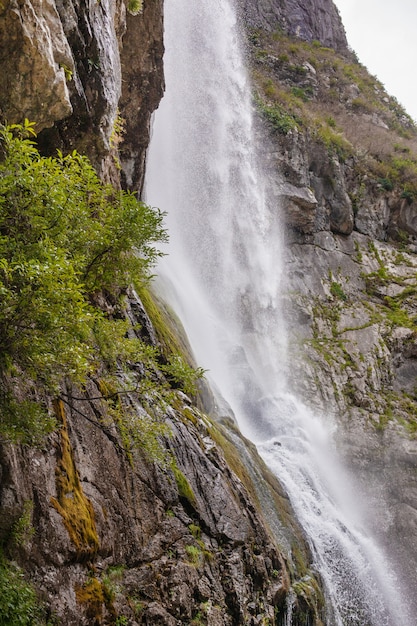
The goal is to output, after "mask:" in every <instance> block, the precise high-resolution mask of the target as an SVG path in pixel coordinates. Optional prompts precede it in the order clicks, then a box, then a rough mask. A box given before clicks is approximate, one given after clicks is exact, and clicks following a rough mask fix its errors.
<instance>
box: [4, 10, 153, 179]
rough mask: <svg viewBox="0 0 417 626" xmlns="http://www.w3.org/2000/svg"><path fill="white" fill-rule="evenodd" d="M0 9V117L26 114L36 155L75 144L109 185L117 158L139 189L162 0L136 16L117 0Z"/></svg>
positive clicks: (16, 117)
mask: <svg viewBox="0 0 417 626" xmlns="http://www.w3.org/2000/svg"><path fill="white" fill-rule="evenodd" d="M1 10H2V13H1V15H0V34H1V41H0V62H1V64H2V67H5V68H7V71H4V72H2V77H1V79H0V80H1V82H0V94H1V95H0V115H1V117H2V118H3V119H4V120H6V121H7V122H8V123H19V122H21V121H23V120H24V118H28V119H29V120H31V121H35V122H36V123H37V125H36V129H37V132H38V133H39V136H38V140H39V146H40V149H41V150H42V152H43V153H44V154H55V151H56V149H57V148H60V149H61V150H63V151H64V152H67V151H70V150H73V149H76V150H78V151H79V152H80V153H82V154H86V155H87V156H88V157H89V158H90V159H91V160H92V162H93V164H94V165H95V167H96V168H97V170H98V171H99V173H100V174H101V176H102V178H104V179H105V180H108V181H110V182H113V184H116V185H117V184H119V182H118V181H119V179H120V172H121V165H120V161H122V162H123V166H124V167H123V172H124V173H123V177H122V178H123V184H124V185H126V186H127V187H128V188H129V189H132V190H134V191H137V190H138V189H140V188H141V186H142V182H143V174H144V161H145V153H146V147H147V144H148V141H149V125H150V118H151V115H152V112H153V111H154V109H155V108H156V107H157V106H158V103H159V100H160V98H161V97H162V93H163V72H162V55H163V42H162V36H163V18H162V0H156V1H154V2H148V3H145V5H144V8H143V11H142V13H140V14H136V15H132V14H130V13H129V12H128V11H127V10H126V5H125V3H124V2H123V0H117V1H116V2H112V1H110V0H103V1H100V2H85V1H84V0H74V1H73V2H70V3H62V2H60V1H59V0H58V1H57V2H53V1H50V2H36V1H35V2H26V3H24V5H22V7H20V5H19V4H18V3H17V2H7V3H3V5H2V9H1ZM122 144H123V147H122ZM119 150H120V152H121V153H122V155H120V154H119Z"/></svg>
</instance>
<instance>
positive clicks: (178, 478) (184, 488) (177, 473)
mask: <svg viewBox="0 0 417 626" xmlns="http://www.w3.org/2000/svg"><path fill="white" fill-rule="evenodd" d="M172 471H173V474H174V477H175V482H176V483H177V488H178V495H179V496H180V498H185V500H188V502H189V503H190V504H191V505H192V506H195V495H194V492H193V490H192V488H191V485H190V483H189V482H188V480H187V478H186V477H185V476H184V474H183V473H182V471H181V470H180V469H179V467H177V466H176V465H175V464H173V467H172Z"/></svg>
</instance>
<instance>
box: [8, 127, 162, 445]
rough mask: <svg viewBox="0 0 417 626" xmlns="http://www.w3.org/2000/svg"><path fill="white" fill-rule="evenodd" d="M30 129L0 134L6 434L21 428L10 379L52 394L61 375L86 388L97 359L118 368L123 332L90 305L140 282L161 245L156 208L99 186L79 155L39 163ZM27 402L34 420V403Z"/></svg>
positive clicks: (121, 326)
mask: <svg viewBox="0 0 417 626" xmlns="http://www.w3.org/2000/svg"><path fill="white" fill-rule="evenodd" d="M30 131H31V124H30V123H26V124H25V126H19V125H14V126H12V127H7V128H0V150H1V151H2V153H3V160H2V161H1V162H0V377H1V379H2V385H1V387H2V392H1V397H0V405H2V414H1V417H2V424H1V426H0V428H1V430H3V432H4V430H6V432H8V434H10V432H11V426H16V423H17V422H18V421H19V419H21V420H23V421H24V418H22V417H21V416H22V413H23V415H24V411H23V410H22V409H23V404H22V402H21V401H18V400H17V399H16V398H15V397H14V396H13V392H12V389H13V387H14V383H13V376H17V377H19V380H21V381H22V380H28V379H29V380H31V381H34V383H35V384H36V389H37V390H42V389H43V390H45V391H49V392H53V393H55V392H56V391H57V390H58V387H59V384H60V382H61V381H62V380H63V378H64V377H69V378H70V379H71V380H73V381H74V382H77V383H82V382H83V381H84V380H85V379H86V376H87V375H88V374H90V373H92V372H93V371H94V370H95V368H96V367H97V352H98V353H99V355H100V352H101V351H103V353H105V354H104V356H105V357H106V358H107V359H109V360H110V361H112V362H114V361H115V360H116V359H117V357H118V356H119V354H120V351H121V350H122V351H123V350H124V351H126V341H125V339H124V337H125V334H126V325H125V324H124V323H123V322H120V321H115V320H110V319H108V318H107V317H106V315H105V314H104V312H103V311H102V310H101V309H100V308H99V307H97V306H94V305H93V304H92V302H93V301H94V298H95V294H97V293H99V292H102V291H106V292H108V293H113V294H115V295H117V294H118V293H120V291H121V290H122V289H124V288H125V287H127V286H128V285H129V284H130V283H131V282H132V281H133V279H134V278H135V280H136V281H142V282H143V281H146V280H147V279H148V277H149V275H150V271H151V268H152V267H153V265H154V263H155V261H156V259H157V257H158V256H159V254H160V253H159V252H158V249H157V247H156V245H157V244H158V243H159V242H160V241H164V240H165V239H166V232H165V230H164V228H163V226H162V219H163V215H162V214H161V213H160V212H159V211H158V210H157V209H153V208H150V207H148V206H146V205H145V204H143V203H142V202H139V201H138V200H137V198H136V197H135V195H134V194H131V193H126V192H123V191H119V190H115V189H114V188H113V187H111V186H109V185H103V184H102V183H101V181H100V180H99V178H98V177H97V175H96V173H95V171H94V169H93V167H92V166H91V164H90V163H89V161H88V159H87V158H86V157H83V156H81V155H79V154H78V153H77V152H75V151H74V152H73V153H72V154H70V155H67V156H64V155H63V154H62V153H59V152H58V155H57V157H56V158H45V157H42V156H41V155H40V154H39V152H38V150H37V148H36V146H35V144H34V142H33V141H32V140H30V139H29V138H28V134H29V133H30ZM133 343H135V342H133ZM129 345H130V346H133V344H132V343H131V344H129ZM135 349H138V342H136V344H135ZM14 382H15V381H14ZM32 393H34V395H35V396H36V393H35V392H34V391H33V389H32ZM35 400H36V398H35ZM24 402H25V403H26V404H27V409H28V414H29V415H30V414H32V413H33V420H32V421H33V422H36V421H37V416H36V415H35V413H36V408H35V407H36V406H37V405H36V403H35V404H33V403H32V404H31V401H30V400H28V399H25V400H24ZM29 409H30V410H29ZM15 430H16V429H15ZM17 431H19V432H20V431H21V426H18V428H17Z"/></svg>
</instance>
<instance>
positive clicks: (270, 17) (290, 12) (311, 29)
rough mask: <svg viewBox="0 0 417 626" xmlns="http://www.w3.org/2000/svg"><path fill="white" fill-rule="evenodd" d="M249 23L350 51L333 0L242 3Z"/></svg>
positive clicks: (272, 0) (260, 0)
mask: <svg viewBox="0 0 417 626" xmlns="http://www.w3.org/2000/svg"><path fill="white" fill-rule="evenodd" d="M239 2H240V5H241V7H242V12H243V16H244V19H245V21H246V23H247V24H248V25H249V26H251V27H253V28H259V27H260V28H265V29H266V30H276V29H277V28H283V29H284V30H285V31H286V32H287V33H289V34H290V35H295V36H296V37H300V38H301V39H305V40H306V41H313V40H317V41H320V42H321V43H322V44H323V45H325V46H329V47H331V48H334V49H335V50H339V51H347V47H348V46H347V40H346V35H345V30H344V28H343V25H342V22H341V19H340V15H339V12H338V10H337V8H336V6H335V5H334V3H333V2H332V0H258V1H257V2H253V1H252V0H239Z"/></svg>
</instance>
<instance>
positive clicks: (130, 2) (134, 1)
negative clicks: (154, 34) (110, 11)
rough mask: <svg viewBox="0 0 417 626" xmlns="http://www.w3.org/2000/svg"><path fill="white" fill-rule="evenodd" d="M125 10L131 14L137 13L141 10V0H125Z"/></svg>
mask: <svg viewBox="0 0 417 626" xmlns="http://www.w3.org/2000/svg"><path fill="white" fill-rule="evenodd" d="M127 10H128V11H129V13H131V15H137V14H138V13H142V11H143V0H127Z"/></svg>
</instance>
